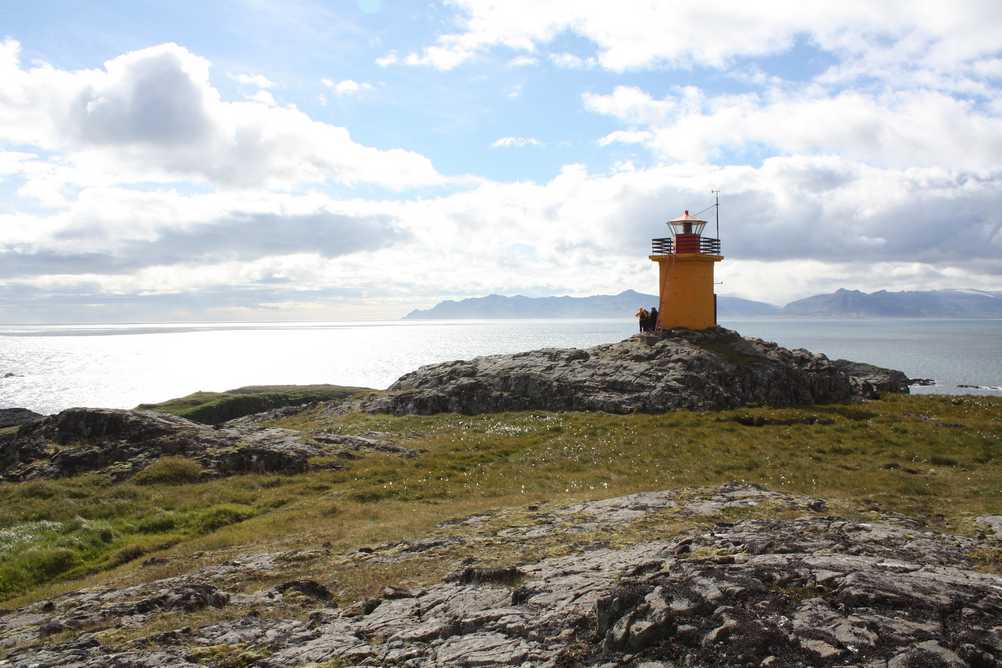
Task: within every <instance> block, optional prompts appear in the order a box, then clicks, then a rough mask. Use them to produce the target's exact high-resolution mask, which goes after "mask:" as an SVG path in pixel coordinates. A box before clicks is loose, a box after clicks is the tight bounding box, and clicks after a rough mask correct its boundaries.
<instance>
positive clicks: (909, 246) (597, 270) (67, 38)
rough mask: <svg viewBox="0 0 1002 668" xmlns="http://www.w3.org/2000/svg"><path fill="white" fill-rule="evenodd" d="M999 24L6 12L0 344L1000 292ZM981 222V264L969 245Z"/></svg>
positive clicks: (939, 7) (672, 11) (888, 15)
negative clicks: (522, 311) (217, 328)
mask: <svg viewBox="0 0 1002 668" xmlns="http://www.w3.org/2000/svg"><path fill="white" fill-rule="evenodd" d="M998 25H1002V6H999V5H998V4H997V3H993V2H960V3H951V4H950V5H949V6H947V5H946V4H938V3H935V4H929V5H921V6H915V5H913V4H911V3H906V2H900V3H898V2H886V3H880V4H879V5H874V4H873V3H851V2H848V3H839V4H837V5H832V4H831V3H810V2H807V3H804V2H798V3H789V2H767V3H756V4H755V5H754V6H751V7H738V6H735V5H733V4H730V3H728V4H719V5H718V4H714V3H709V2H693V3H685V2H680V3H671V4H667V3H658V2H641V1H639V0H638V1H634V2H624V3H616V4H615V5H613V4H612V3H603V2H587V1H584V0H580V1H577V2H570V1H563V0H553V1H552V2H520V1H518V0H512V1H511V2H506V3H490V2H482V1H480V0H456V1H455V2H429V3H418V2H392V1H390V0H382V1H379V0H364V1H359V2H355V1H346V2H337V3H335V2H330V3H328V2H288V1H287V2H281V3H277V2H264V1H251V0H240V1H237V0H233V1H230V2H216V3H193V2H191V3H189V2H174V3H161V2H104V3H90V2H69V1H64V2H36V3H5V4H4V5H3V6H0V40H3V42H2V44H3V46H2V48H0V75H2V79H0V80H2V81H3V82H4V83H3V84H2V85H0V321H6V322H23V321H79V320H86V321H94V320H101V321H129V320H187V319H196V320H205V319H225V320H232V319H239V320H254V319H268V320H276V319H355V318H394V317H399V316H400V315H402V314H403V313H406V312H407V311H408V310H410V309H411V308H415V307H423V306H427V305H429V304H432V303H435V302H436V301H438V300H440V299H443V298H457V297H466V296H477V295H482V294H487V293H490V292H498V293H503V294H516V293H522V294H536V295H542V294H576V295H584V294H595V293H611V292H618V291H620V290H623V289H628V288H633V289H638V290H643V291H653V290H654V286H655V278H654V276H655V274H654V270H653V267H652V265H651V263H650V262H649V261H647V259H646V251H647V244H648V243H649V239H650V238H651V237H653V236H660V235H661V234H662V233H663V226H662V221H664V220H665V219H667V218H670V217H673V216H674V215H676V214H677V213H678V212H679V211H680V210H681V209H683V208H690V209H698V208H702V207H703V206H705V205H706V204H709V203H710V201H711V196H710V190H712V189H720V190H721V191H722V194H721V206H722V209H721V213H722V216H723V221H724V230H725V233H724V235H723V236H724V239H723V244H724V253H725V255H726V256H727V258H728V259H727V261H725V263H724V264H723V265H721V268H720V269H721V275H722V281H723V285H722V287H721V292H723V293H726V294H732V295H738V296H743V297H748V298H754V299H762V300H766V301H772V302H774V303H783V302H785V301H788V300H791V299H795V298H798V297H802V296H805V295H807V294H812V293H816V292H826V291H830V290H833V289H835V288H838V287H852V288H862V289H880V288H887V289H924V288H936V287H958V288H976V289H990V290H1000V289H1002V280H1000V275H1002V260H1000V257H1002V234H1000V231H999V230H1000V228H1002V216H1000V214H999V211H1000V210H1002V208H1000V206H999V205H1000V204H1002V197H1000V194H1002V190H1000V184H1002V167H1000V166H999V165H1000V163H999V162H998V158H997V156H998V155H1000V154H1002V98H1000V95H999V89H1000V82H1002V38H1000V37H999V35H998V34H997V33H998V31H997V29H996V27H997V26H998ZM958 220H961V221H962V225H963V226H964V230H965V234H964V235H962V236H961V235H957V234H956V233H955V230H956V226H957V221H958Z"/></svg>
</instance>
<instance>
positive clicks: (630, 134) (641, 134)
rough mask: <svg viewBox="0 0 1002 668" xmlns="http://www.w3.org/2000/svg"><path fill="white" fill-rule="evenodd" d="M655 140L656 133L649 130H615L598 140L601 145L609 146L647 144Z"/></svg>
mask: <svg viewBox="0 0 1002 668" xmlns="http://www.w3.org/2000/svg"><path fill="white" fill-rule="evenodd" d="M652 139H654V133H653V132H650V131H648V130H615V131H613V132H610V133H609V134H607V135H606V136H604V137H602V138H601V139H599V140H598V143H599V145H601V146H608V145H609V144H647V143H648V142H650V141H651V140H652Z"/></svg>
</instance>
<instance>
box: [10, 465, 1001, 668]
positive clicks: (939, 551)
mask: <svg viewBox="0 0 1002 668" xmlns="http://www.w3.org/2000/svg"><path fill="white" fill-rule="evenodd" d="M812 501H816V499H809V498H806V497H796V496H790V495H786V494H780V493H776V492H771V491H768V490H765V489H762V488H759V487H754V486H750V485H741V484H730V485H725V486H723V487H721V488H718V489H710V490H674V491H664V492H648V493H643V494H637V495H631V496H629V497H621V498H619V499H609V500H603V501H588V502H583V503H579V504H575V505H573V506H568V507H564V508H555V509H548V510H546V511H540V513H539V518H540V521H544V520H545V522H546V524H547V526H548V527H549V528H550V530H551V531H560V530H567V528H568V527H567V525H562V524H561V521H562V520H564V519H567V518H571V517H573V518H577V517H585V518H588V519H587V521H589V522H595V523H597V525H600V526H610V525H622V524H623V523H624V522H628V521H631V520H644V521H650V520H651V519H652V516H653V515H655V514H657V513H671V514H672V516H683V517H707V516H710V517H712V516H714V515H715V514H716V515H717V516H718V517H719V518H720V519H721V520H723V519H724V515H722V514H720V512H721V511H723V510H726V509H728V508H734V507H741V506H749V505H750V506H754V505H755V504H767V505H768V506H769V507H780V508H784V509H785V512H784V513H782V514H781V515H777V519H750V520H746V521H742V522H737V523H735V522H725V521H720V522H719V523H718V524H716V525H709V526H707V525H705V524H704V525H696V526H695V527H694V528H692V529H690V530H688V531H686V532H684V533H682V534H680V535H675V536H672V537H670V538H664V539H660V540H654V541H642V542H639V543H637V544H634V545H631V546H627V547H620V548H612V547H609V546H604V545H593V546H591V547H590V548H586V549H582V550H579V551H577V552H575V553H573V554H570V555H568V556H563V557H557V558H550V559H544V560H542V561H533V562H531V563H524V564H520V565H519V566H518V567H517V570H516V569H508V568H487V567H479V566H477V567H474V566H468V567H465V568H463V569H462V570H460V571H457V573H455V574H453V575H451V576H449V577H447V578H446V579H445V580H444V581H442V582H439V583H437V584H431V585H429V586H426V587H425V588H423V589H419V590H403V589H400V588H393V587H388V588H386V589H385V590H384V591H383V595H382V596H379V597H377V598H370V599H366V600H365V601H364V603H362V604H360V605H354V606H350V607H347V608H345V609H338V608H334V607H332V606H331V603H330V602H329V601H327V596H326V588H325V587H324V586H323V585H320V584H319V583H317V582H315V581H311V580H295V581H288V582H286V583H285V584H282V585H279V586H277V587H272V588H268V589H264V590H261V591H259V592H251V593H228V592H226V591H225V590H224V586H225V584H224V583H229V584H230V585H237V584H238V583H240V582H244V581H246V580H247V578H248V576H249V575H251V574H253V576H254V577H256V578H259V579H260V578H261V577H262V576H265V577H267V578H274V577H276V573H277V572H276V569H278V568H280V565H281V563H282V562H283V559H284V558H283V557H282V556H281V555H276V554H260V555H250V556H246V557H241V558H238V559H233V560H230V561H227V562H225V563H222V564H218V565H215V566H206V567H204V568H201V569H199V570H198V571H196V572H193V573H190V574H187V575H183V576H177V577H171V578H166V579H163V580H158V581H154V582H151V583H147V584H143V585H137V586H134V587H129V588H121V589H115V588H114V587H104V588H100V589H90V590H82V591H78V592H70V593H66V594H62V595H60V596H58V597H56V598H54V599H52V600H49V601H45V602H38V603H33V604H31V605H28V606H26V607H24V608H21V609H18V610H12V611H7V612H6V613H4V614H2V615H0V666H3V667H4V668H7V667H8V666H9V667H18V668H21V667H27V666H59V665H74V666H86V667H88V668H90V667H95V668H96V667H97V666H106V665H128V666H166V665H171V666H173V665H179V666H185V665H191V664H192V663H196V664H202V663H203V661H202V660H201V659H198V658H197V657H206V656H208V655H209V653H210V652H212V651H220V648H230V650H229V651H232V652H241V654H240V656H239V657H237V656H235V655H234V656H220V657H218V660H217V661H205V662H204V663H207V664H208V665H253V666H256V667H258V668H277V667H278V666H306V665H315V664H324V663H325V662H330V663H332V664H334V665H357V666H407V667H411V668H417V667H423V666H473V665H479V666H547V667H551V668H556V667H558V666H608V667H612V666H662V667H664V666H748V667H753V666H873V667H877V666H880V667H882V668H890V666H895V667H902V668H904V667H911V666H998V665H1002V624H1000V620H1002V577H999V576H997V575H991V574H987V573H980V572H977V571H975V570H974V569H973V568H972V566H971V563H970V560H969V558H968V554H969V553H970V552H971V551H972V550H975V549H978V548H979V547H982V546H984V543H983V542H982V541H984V540H985V539H984V538H978V537H963V536H955V535H950V534H943V533H939V532H936V531H932V530H929V529H927V528H925V527H923V526H921V525H920V524H918V523H916V522H912V521H910V520H907V519H904V518H901V517H899V516H885V517H881V518H879V519H876V520H875V521H871V522H861V521H858V520H852V519H845V518H841V517H837V516H829V515H822V514H819V513H818V512H815V511H811V510H809V506H810V504H811V503H812ZM798 509H799V510H800V511H801V514H800V515H799V516H798V515H797V513H796V511H797V510H798ZM626 512H628V513H631V514H630V515H629V516H628V517H627V516H624V513H626ZM454 526H464V527H466V526H467V525H465V524H454ZM561 527H563V529H561ZM529 535H530V534H523V535H522V536H521V537H520V538H510V539H509V540H531V538H529ZM484 539H485V540H488V541H490V540H495V539H496V536H495V535H492V534H491V533H490V532H489V531H488V532H486V534H485V536H484ZM465 540H475V536H474V535H473V534H466V538H465ZM469 547H471V548H472V547H475V545H472V544H471V545H470V546H469ZM481 547H483V546H481ZM394 549H396V546H386V547H383V548H377V549H370V550H366V551H364V552H363V551H359V552H358V553H357V554H354V555H349V557H350V558H354V559H363V558H372V557H374V556H375V554H376V553H377V552H378V551H380V550H394ZM293 596H294V597H296V599H295V600H296V601H297V605H303V604H306V605H313V606H316V607H315V608H314V609H313V610H312V611H309V610H307V611H302V609H301V608H300V609H299V610H300V611H301V614H286V615H283V614H282V613H281V610H282V608H280V607H278V606H279V605H280V604H281V603H282V602H283V599H284V598H285V597H293ZM220 606H222V608H223V610H222V612H223V613H225V614H223V615H222V617H223V619H222V620H221V621H216V622H211V623H206V624H204V625H202V626H196V625H186V623H185V622H184V621H182V620H178V621H177V622H176V623H177V628H174V629H173V630H168V631H163V630H162V628H163V624H162V622H161V621H160V620H161V616H163V617H162V618H163V619H169V618H170V617H169V615H177V614H179V613H183V612H184V611H200V610H206V609H208V608H210V607H220ZM265 612H266V613H267V614H264V613H265ZM147 624H152V625H153V626H154V627H155V628H156V627H159V629H160V630H158V631H157V632H155V633H152V634H150V635H147V636H145V637H140V638H139V639H137V640H134V641H131V642H130V643H129V644H128V645H126V646H121V645H119V646H114V647H112V646H106V645H104V644H103V640H102V638H103V636H102V635H101V633H100V630H101V629H107V628H112V627H115V626H123V627H132V628H136V629H138V628H141V627H142V626H143V625H147ZM50 629H51V630H54V633H55V634H59V635H54V634H53V633H50ZM74 630H79V631H80V634H79V635H78V636H76V637H74V638H72V639H71V640H66V638H67V637H68V635H71V634H72V632H73V631H74ZM56 638H62V640H57V639H56ZM237 658H239V660H240V661H239V662H237V661H236V659H237ZM227 661H229V663H227Z"/></svg>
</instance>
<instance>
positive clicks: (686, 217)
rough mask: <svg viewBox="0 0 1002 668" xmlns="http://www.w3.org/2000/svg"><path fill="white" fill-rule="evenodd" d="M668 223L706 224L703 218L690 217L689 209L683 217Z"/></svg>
mask: <svg viewBox="0 0 1002 668" xmlns="http://www.w3.org/2000/svg"><path fill="white" fill-rule="evenodd" d="M668 222H669V223H703V224H706V221H705V220H703V219H702V218H696V217H695V216H690V215H689V211H688V209H687V210H686V211H684V212H683V213H682V215H681V216H679V217H678V218H673V219H671V220H669V221H668Z"/></svg>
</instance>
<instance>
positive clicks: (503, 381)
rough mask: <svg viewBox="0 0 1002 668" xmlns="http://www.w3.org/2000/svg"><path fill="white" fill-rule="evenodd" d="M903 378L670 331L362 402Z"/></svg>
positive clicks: (704, 391)
mask: <svg viewBox="0 0 1002 668" xmlns="http://www.w3.org/2000/svg"><path fill="white" fill-rule="evenodd" d="M907 380H908V379H907V377H906V376H905V375H904V374H902V373H900V372H897V371H891V370H888V369H880V368H879V367H874V366H872V365H868V364H855V363H851V362H845V361H841V360H840V361H838V362H832V361H831V360H829V359H828V358H827V357H825V356H824V355H819V354H815V353H811V352H809V351H806V350H788V349H786V348H782V347H780V346H779V345H777V344H775V343H771V342H767V341H762V340H760V339H751V338H744V337H742V336H740V335H739V334H737V333H736V332H733V331H730V330H726V329H722V328H716V329H713V330H707V331H701V332H692V331H688V330H672V331H669V332H666V333H664V334H663V335H660V336H653V335H652V336H644V335H637V336H634V337H631V338H629V339H627V340H625V341H622V342H620V343H613V344H608V345H601V346H596V347H594V348H588V349H574V348H571V349H556V348H548V349H544V350H536V351H532V352H526V353H516V354H513V355H491V356H487V357H477V358H474V359H472V360H466V361H456V362H447V363H444V364H434V365H431V366H425V367H421V368H420V369H418V370H417V371H414V372H412V373H409V374H407V375H405V376H403V377H401V378H400V379H399V380H397V382H396V383H394V384H393V385H392V386H391V387H390V388H389V391H388V392H387V393H385V394H382V395H374V396H370V397H368V398H366V399H364V400H362V401H361V402H360V403H358V404H356V407H358V408H361V409H362V410H366V411H370V412H387V413H394V414H430V413H440V412H458V413H467V414H475V413H487V412H495V411H515V410H594V411H607V412H610V413H629V412H636V411H641V412H658V411H666V410H671V409H675V408H689V409H697V410H707V409H726V408H735V407H738V406H744V405H748V404H767V405H771V406H795V405H807V404H815V403H829V402H841V401H847V400H850V399H853V398H861V397H862V398H873V397H876V396H878V395H879V393H881V392H907V391H908V383H907Z"/></svg>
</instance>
